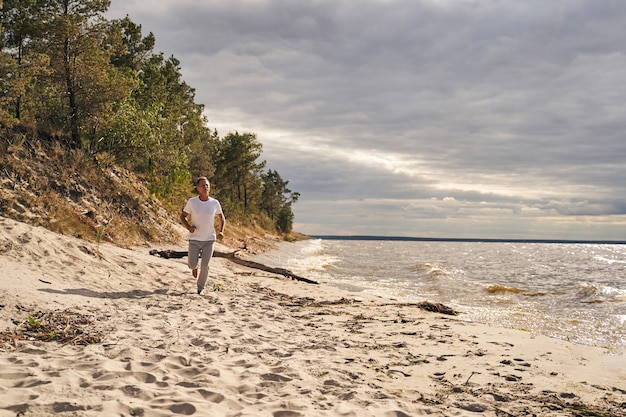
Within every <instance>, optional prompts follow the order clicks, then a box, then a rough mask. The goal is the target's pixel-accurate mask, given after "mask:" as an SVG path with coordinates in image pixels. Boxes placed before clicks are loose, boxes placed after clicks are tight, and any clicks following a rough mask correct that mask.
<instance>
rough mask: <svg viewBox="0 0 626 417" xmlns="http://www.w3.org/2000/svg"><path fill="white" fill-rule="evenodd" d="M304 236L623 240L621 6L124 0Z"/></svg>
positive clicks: (625, 102) (123, 8) (625, 161)
mask: <svg viewBox="0 0 626 417" xmlns="http://www.w3.org/2000/svg"><path fill="white" fill-rule="evenodd" d="M125 15H129V16H130V18H131V19H132V20H133V21H134V22H135V23H138V24H141V25H142V29H143V33H144V34H147V33H149V32H153V33H154V35H155V36H156V39H157V46H156V48H155V50H156V52H163V53H164V54H165V56H166V57H167V56H170V55H173V56H175V57H176V58H177V59H179V60H180V61H181V72H182V73H183V77H184V79H185V81H186V82H187V83H188V84H189V85H191V86H192V87H194V88H195V89H196V101H197V102H198V103H202V104H204V105H205V106H206V116H207V118H208V120H209V125H210V127H212V128H217V129H218V132H219V133H220V135H222V136H223V135H225V134H227V133H229V132H231V131H235V130H236V131H239V132H254V133H256V134H257V137H258V139H259V141H260V142H261V143H262V144H263V156H262V158H263V159H265V160H266V161H267V166H268V168H270V169H275V170H277V171H278V172H279V174H280V175H281V176H282V177H283V179H285V180H289V187H290V188H291V189H292V191H298V192H300V193H301V197H300V200H299V201H298V202H297V203H296V204H295V205H294V212H295V215H296V219H295V229H296V230H297V231H300V232H303V233H307V234H333V235H345V234H348V235H383V236H421V237H480V238H548V239H550V238H554V239H608V240H626V54H625V52H626V32H625V30H624V28H625V26H624V25H625V24H626V2H625V1H623V0H549V1H546V0H524V1H520V0H228V1H223V0H159V1H158V2H155V1H154V0H112V1H111V8H110V10H109V13H108V14H107V16H108V17H109V18H117V17H124V16H125Z"/></svg>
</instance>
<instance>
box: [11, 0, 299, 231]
mask: <svg viewBox="0 0 626 417" xmlns="http://www.w3.org/2000/svg"><path fill="white" fill-rule="evenodd" d="M0 6H1V8H2V26H1V28H0V30H1V37H0V42H1V45H0V46H1V54H0V91H1V92H2V95H1V96H0V127H2V129H4V130H9V129H10V130H12V131H16V130H19V129H22V130H24V131H29V132H36V133H37V137H38V138H40V140H41V138H45V140H48V141H53V142H56V143H59V144H62V145H63V147H65V148H67V149H70V150H72V152H82V153H84V154H85V155H87V156H89V157H90V158H94V160H96V161H97V162H98V164H100V165H103V164H104V165H107V164H108V165H111V164H116V165H120V166H124V167H126V168H128V169H130V170H132V171H133V172H135V173H136V174H138V175H140V176H141V177H142V178H144V179H145V180H146V181H147V183H148V184H149V186H150V189H151V191H152V192H153V193H154V194H155V195H157V196H159V197H161V198H165V199H167V198H168V197H171V196H172V195H173V194H174V193H176V192H177V191H180V190H181V189H189V184H190V183H191V181H192V178H195V177H197V176H199V175H206V176H208V177H209V178H210V179H211V184H212V195H214V196H215V197H216V198H218V199H220V201H221V202H222V205H223V207H224V209H225V211H226V212H227V215H228V217H229V218H230V219H236V220H239V221H242V222H245V221H246V219H250V218H256V219H261V220H264V221H266V222H269V223H271V224H272V225H273V227H275V228H276V230H277V231H279V232H281V233H289V232H291V230H292V226H293V220H294V215H293V211H292V204H293V203H295V202H296V200H297V199H298V197H299V193H297V192H292V191H291V190H289V189H288V188H287V185H288V181H286V180H283V179H282V178H281V176H280V175H279V174H278V172H276V171H273V170H271V169H268V170H266V167H265V165H266V163H265V161H261V162H259V158H260V157H261V153H262V144H261V143H260V142H259V141H258V139H257V137H256V134H254V133H238V132H235V133H229V134H228V135H226V136H224V137H220V136H219V135H218V132H217V131H215V130H212V129H210V128H209V127H208V123H207V120H206V119H205V116H204V115H203V111H204V106H203V105H202V104H198V103H196V101H195V90H194V89H193V88H192V87H191V86H189V85H188V84H187V83H186V82H185V81H183V79H182V76H181V68H180V62H179V61H178V60H177V59H176V58H175V57H174V56H171V57H169V58H166V57H164V56H163V54H162V53H155V52H154V46H155V36H154V35H153V34H152V33H149V34H147V35H144V34H143V33H142V30H141V25H139V24H137V23H135V22H133V21H132V20H131V19H130V18H129V17H128V16H127V17H126V18H124V19H115V20H109V19H106V18H105V16H104V13H105V12H106V11H107V10H108V8H109V6H110V1H109V0H4V1H2V0H0Z"/></svg>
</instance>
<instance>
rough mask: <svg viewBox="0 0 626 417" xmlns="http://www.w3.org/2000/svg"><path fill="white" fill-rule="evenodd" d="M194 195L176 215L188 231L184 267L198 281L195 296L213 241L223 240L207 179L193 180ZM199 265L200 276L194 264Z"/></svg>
mask: <svg viewBox="0 0 626 417" xmlns="http://www.w3.org/2000/svg"><path fill="white" fill-rule="evenodd" d="M196 189H197V190H198V194H199V195H198V196H196V197H193V198H190V199H189V200H187V204H186V205H185V207H184V208H183V211H182V213H181V214H180V221H181V223H182V224H183V226H185V228H186V229H187V230H188V231H189V237H188V239H189V253H188V262H187V263H188V265H189V268H191V273H192V275H193V277H194V278H198V282H197V284H198V294H200V293H202V290H203V289H204V286H205V285H206V281H207V278H208V276H209V261H210V260H211V257H212V256H213V244H214V243H215V239H216V237H217V239H219V240H222V239H223V238H224V226H225V225H226V219H225V218H224V214H223V213H222V206H221V205H220V202H219V201H217V200H216V199H214V198H212V197H209V191H211V184H210V183H209V180H208V179H207V177H199V178H198V179H197V180H196ZM216 216H217V217H218V218H219V219H220V227H219V232H218V233H217V235H216V234H215V217H216ZM199 263H200V275H198V264H199Z"/></svg>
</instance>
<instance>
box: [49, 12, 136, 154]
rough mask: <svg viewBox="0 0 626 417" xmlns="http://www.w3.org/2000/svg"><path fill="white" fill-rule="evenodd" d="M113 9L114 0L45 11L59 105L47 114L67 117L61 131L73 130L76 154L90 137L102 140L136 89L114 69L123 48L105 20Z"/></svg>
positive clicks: (54, 91) (55, 99)
mask: <svg viewBox="0 0 626 417" xmlns="http://www.w3.org/2000/svg"><path fill="white" fill-rule="evenodd" d="M109 5H110V1H109V0H47V1H46V2H45V6H44V8H43V12H44V13H45V17H44V19H45V20H44V23H45V31H44V32H43V33H42V34H41V35H42V36H41V37H40V38H39V46H40V48H41V50H45V51H47V54H48V55H49V56H50V65H51V71H52V77H53V79H52V86H51V87H52V88H51V91H52V95H53V96H52V97H49V99H50V100H51V101H52V104H53V105H52V106H50V107H49V108H48V109H47V110H48V111H53V112H57V111H61V115H62V118H61V120H59V121H61V122H64V125H63V126H58V127H59V128H61V129H62V131H64V132H65V131H66V129H67V130H69V140H68V141H67V144H68V145H69V146H70V147H72V148H82V147H83V134H84V133H88V134H89V136H90V138H89V139H90V141H91V142H93V141H97V140H99V137H98V130H99V129H100V128H102V127H103V124H105V123H106V119H107V112H108V111H109V110H110V106H111V105H112V103H114V102H115V101H116V100H118V99H121V98H122V97H124V96H125V95H127V94H128V92H129V90H130V88H131V86H132V83H130V82H129V81H128V79H125V78H124V77H123V76H122V75H121V74H119V73H118V72H116V71H114V70H112V68H111V66H110V60H111V57H112V56H114V55H120V53H119V49H120V48H123V43H122V41H121V34H120V32H119V31H117V30H115V28H112V26H111V24H110V22H108V21H107V20H106V19H104V17H103V14H104V12H106V10H107V9H108V8H109ZM55 96H56V97H55ZM48 115H50V114H48ZM89 145H90V147H91V146H93V143H89Z"/></svg>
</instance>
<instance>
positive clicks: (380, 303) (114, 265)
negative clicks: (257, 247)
mask: <svg viewBox="0 0 626 417" xmlns="http://www.w3.org/2000/svg"><path fill="white" fill-rule="evenodd" d="M153 249H157V250H162V249H175V250H186V247H185V244H184V242H181V245H180V246H179V247H177V248H173V247H168V248H159V247H153V246H149V245H146V246H143V247H134V248H120V247H117V246H114V245H111V244H108V243H101V244H99V245H97V244H95V243H89V242H84V241H82V240H79V239H75V238H71V237H66V236H62V235H58V234H54V233H51V232H49V231H48V230H46V229H43V228H39V227H33V226H30V225H27V224H24V223H20V222H16V221H13V220H10V219H7V218H3V217H0V331H2V337H1V339H0V340H1V341H0V417H4V416H51V415H55V416H56V415H58V416H176V415H187V416H191V415H193V416H216V417H217V416H229V417H235V416H255V417H263V416H271V417H301V416H302V417H304V416H306V417H309V416H312V417H315V416H354V417H367V416H383V417H396V416H397V417H400V416H426V415H431V416H530V415H536V416H578V415H580V416H624V415H626V360H625V358H624V354H623V352H614V351H610V350H608V349H604V348H602V347H590V346H583V345H576V344H572V343H569V342H566V341H561V340H556V339H551V338H547V337H543V336H539V335H535V334H533V333H531V332H528V331H524V330H517V329H503V328H495V327H489V326H485V325H482V324H478V323H470V322H467V321H466V320H464V318H463V314H460V315H457V316H453V315H446V314H441V313H434V312H430V311H426V310H424V309H423V308H420V307H419V306H418V305H415V304H412V305H406V304H399V303H397V302H394V301H393V300H386V299H382V298H378V297H373V296H368V295H366V294H362V293H350V292H342V291H339V290H337V289H334V288H329V287H326V286H323V285H314V284H309V283H306V282H300V281H297V280H292V279H289V278H286V277H284V276H282V275H277V274H272V273H268V272H264V271H260V270H258V269H253V268H246V267H245V266H242V265H238V264H235V263H233V262H231V261H229V260H228V259H225V258H214V259H213V260H212V263H211V272H210V276H209V287H207V290H206V291H205V292H204V293H203V294H201V295H198V294H196V286H195V281H194V279H193V278H192V276H191V273H190V271H189V270H188V269H187V266H186V258H182V259H163V258H161V257H157V256H153V255H151V254H150V253H149V252H150V250H153ZM217 249H218V250H220V251H223V252H232V251H233V250H234V249H232V248H228V247H225V246H223V245H218V248H217ZM242 256H245V254H244V255H242ZM424 301H430V302H434V303H436V302H437V300H424ZM53 320H58V321H60V323H61V328H57V330H55V331H50V329H49V328H48V327H46V325H47V324H48V323H47V322H48V321H53ZM64 320H65V321H64ZM63 323H65V325H64V326H63ZM37 329H45V332H47V334H48V336H49V340H45V337H44V338H41V337H35V334H36V333H37V332H36V330H37ZM70 333H71V334H70Z"/></svg>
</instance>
